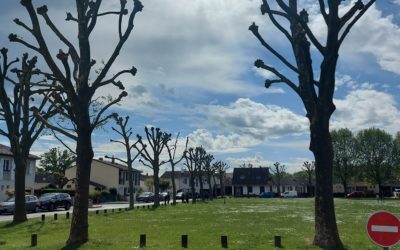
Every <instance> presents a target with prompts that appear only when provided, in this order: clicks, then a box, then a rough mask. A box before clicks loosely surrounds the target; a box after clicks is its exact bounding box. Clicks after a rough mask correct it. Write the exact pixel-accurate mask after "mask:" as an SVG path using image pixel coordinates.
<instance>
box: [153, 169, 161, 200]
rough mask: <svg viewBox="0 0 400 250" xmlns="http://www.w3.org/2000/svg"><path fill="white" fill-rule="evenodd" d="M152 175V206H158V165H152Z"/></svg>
mask: <svg viewBox="0 0 400 250" xmlns="http://www.w3.org/2000/svg"><path fill="white" fill-rule="evenodd" d="M153 170H154V175H153V182H154V183H153V184H154V206H156V207H158V206H160V196H159V193H160V178H158V172H159V169H158V166H157V167H156V166H153Z"/></svg>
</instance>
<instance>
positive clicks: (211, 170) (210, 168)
mask: <svg viewBox="0 0 400 250" xmlns="http://www.w3.org/2000/svg"><path fill="white" fill-rule="evenodd" d="M213 160H214V156H213V155H212V154H207V155H206V156H205V157H204V168H203V169H204V173H205V174H206V177H207V183H208V189H209V192H208V193H209V194H208V195H209V197H210V199H211V200H212V199H213V196H214V185H213V184H212V182H211V179H212V177H213V176H214V175H215V167H214V165H213V164H212V161H213Z"/></svg>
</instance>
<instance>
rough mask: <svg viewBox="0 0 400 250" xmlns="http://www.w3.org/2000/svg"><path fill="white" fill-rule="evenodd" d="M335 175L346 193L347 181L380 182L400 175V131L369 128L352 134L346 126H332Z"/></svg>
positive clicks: (386, 182)
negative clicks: (334, 128) (337, 127)
mask: <svg viewBox="0 0 400 250" xmlns="http://www.w3.org/2000/svg"><path fill="white" fill-rule="evenodd" d="M331 135H332V143H333V152H334V158H333V166H334V174H335V177H336V178H337V179H338V180H339V181H340V182H341V184H342V185H343V187H344V192H345V194H346V192H347V187H348V185H349V182H350V181H353V180H359V179H362V180H365V181H367V182H369V183H371V184H376V185H377V186H378V189H379V196H380V197H382V196H383V193H382V186H383V185H384V184H389V183H390V182H392V181H394V180H395V179H396V178H400V132H398V133H397V134H396V135H395V136H394V137H393V136H392V135H391V134H389V133H387V132H386V131H384V130H381V129H378V128H369V129H364V130H361V131H359V132H358V133H357V134H353V133H352V132H351V131H350V130H349V129H339V130H333V131H332V132H331Z"/></svg>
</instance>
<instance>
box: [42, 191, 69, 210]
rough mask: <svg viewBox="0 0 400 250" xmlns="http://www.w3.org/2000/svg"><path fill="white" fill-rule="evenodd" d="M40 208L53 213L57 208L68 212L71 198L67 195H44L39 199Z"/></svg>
mask: <svg viewBox="0 0 400 250" xmlns="http://www.w3.org/2000/svg"><path fill="white" fill-rule="evenodd" d="M39 201H40V208H41V209H45V210H47V211H53V210H54V209H57V208H59V207H62V208H64V209H65V210H69V208H70V207H71V205H72V199H71V196H69V194H67V193H46V194H42V195H41V196H40V197H39Z"/></svg>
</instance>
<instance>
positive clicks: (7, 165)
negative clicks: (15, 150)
mask: <svg viewBox="0 0 400 250" xmlns="http://www.w3.org/2000/svg"><path fill="white" fill-rule="evenodd" d="M3 171H4V172H10V171H11V169H10V160H4V164H3Z"/></svg>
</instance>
